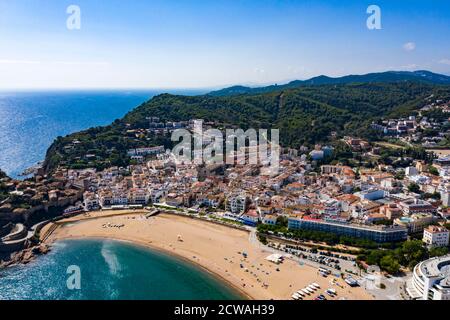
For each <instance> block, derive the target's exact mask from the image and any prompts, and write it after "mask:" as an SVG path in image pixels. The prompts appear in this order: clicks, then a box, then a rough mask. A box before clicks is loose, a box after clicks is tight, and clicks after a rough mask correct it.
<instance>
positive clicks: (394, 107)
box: [45, 82, 450, 170]
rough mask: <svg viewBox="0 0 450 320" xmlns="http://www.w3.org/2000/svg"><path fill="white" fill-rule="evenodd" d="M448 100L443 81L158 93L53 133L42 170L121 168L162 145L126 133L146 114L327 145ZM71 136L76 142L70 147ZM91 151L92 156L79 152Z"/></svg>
mask: <svg viewBox="0 0 450 320" xmlns="http://www.w3.org/2000/svg"><path fill="white" fill-rule="evenodd" d="M430 97H433V99H436V98H442V99H450V86H449V85H430V84H424V83H413V82H402V83H371V84H335V85H320V86H304V87H300V88H296V89H285V90H278V91H272V92H268V93H260V94H244V95H238V96H220V97H216V96H210V95H201V96H179V95H170V94H162V95H159V96H156V97H154V98H153V99H151V100H150V101H148V102H146V103H144V104H142V105H141V106H139V107H137V108H136V109H134V110H133V111H131V112H129V113H128V114H127V115H126V116H125V117H124V118H123V119H120V120H116V121H115V122H114V123H112V124H111V125H109V126H106V127H101V128H92V129H89V130H86V131H82V132H79V133H74V134H71V135H69V136H67V137H64V138H62V137H59V138H58V139H57V140H56V141H55V142H54V143H53V144H52V146H51V147H50V148H49V150H48V152H47V157H46V163H45V164H46V168H47V169H48V170H52V169H54V168H55V167H56V166H58V165H65V166H68V167H72V168H85V167H90V166H96V167H98V168H103V167H107V166H110V165H126V164H128V162H129V159H128V157H127V155H126V151H127V149H129V148H133V147H139V146H151V145H160V144H164V145H165V146H167V147H170V137H161V136H154V135H149V136H140V137H136V136H135V134H134V133H132V134H131V135H130V130H133V129H146V128H148V126H149V124H148V120H147V119H146V118H147V117H149V116H156V117H160V118H161V121H180V120H190V119H196V118H201V119H204V120H205V121H215V122H216V123H219V124H221V125H228V126H237V127H240V128H243V129H246V128H249V127H252V128H260V127H263V128H278V129H280V140H281V143H282V145H283V146H291V147H300V146H301V145H309V146H311V145H313V144H315V143H318V142H328V141H329V140H330V138H331V133H332V132H336V133H337V135H338V137H339V136H342V135H345V134H351V135H356V136H359V137H366V138H373V137H375V135H376V134H375V132H373V131H372V130H370V129H369V128H370V123H371V122H372V121H373V120H376V119H380V118H382V117H388V116H397V115H409V114H411V113H412V112H414V110H417V109H418V108H420V107H423V106H424V105H426V104H427V103H428V102H429V100H427V99H430ZM73 141H77V143H76V144H73ZM88 154H90V155H95V158H94V159H93V158H92V156H91V157H86V155H88Z"/></svg>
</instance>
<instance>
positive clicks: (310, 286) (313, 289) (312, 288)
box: [307, 284, 317, 291]
mask: <svg viewBox="0 0 450 320" xmlns="http://www.w3.org/2000/svg"><path fill="white" fill-rule="evenodd" d="M307 288H308V289H310V290H312V291H316V290H317V288H316V287H314V286H313V285H312V284H310V285H309V286H308V287H307Z"/></svg>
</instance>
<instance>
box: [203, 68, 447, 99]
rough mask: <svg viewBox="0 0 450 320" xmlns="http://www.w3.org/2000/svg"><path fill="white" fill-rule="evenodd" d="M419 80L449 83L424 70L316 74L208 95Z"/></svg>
mask: <svg viewBox="0 0 450 320" xmlns="http://www.w3.org/2000/svg"><path fill="white" fill-rule="evenodd" d="M405 81H409V82H421V83H428V84H443V85H450V77H449V76H446V75H443V74H438V73H433V72H430V71H426V70H418V71H412V72H409V71H387V72H379V73H368V74H364V75H348V76H344V77H339V78H331V77H328V76H324V75H321V76H318V77H314V78H311V79H308V80H294V81H291V82H289V83H287V84H284V85H271V86H267V87H259V88H251V87H245V86H233V87H229V88H224V89H221V90H217V91H212V92H210V93H209V95H210V96H233V95H240V94H257V93H266V92H272V91H277V90H284V89H295V88H299V87H302V86H315V85H327V84H350V83H392V82H405Z"/></svg>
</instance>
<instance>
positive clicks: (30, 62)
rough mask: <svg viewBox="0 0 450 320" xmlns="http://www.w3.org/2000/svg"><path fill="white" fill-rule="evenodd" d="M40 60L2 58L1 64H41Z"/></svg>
mask: <svg viewBox="0 0 450 320" xmlns="http://www.w3.org/2000/svg"><path fill="white" fill-rule="evenodd" d="M39 63H41V62H40V61H32V60H9V59H0V64H39Z"/></svg>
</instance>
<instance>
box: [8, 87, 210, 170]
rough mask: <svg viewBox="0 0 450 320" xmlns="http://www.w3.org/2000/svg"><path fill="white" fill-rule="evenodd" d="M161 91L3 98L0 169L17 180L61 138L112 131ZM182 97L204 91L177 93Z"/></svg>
mask: <svg viewBox="0 0 450 320" xmlns="http://www.w3.org/2000/svg"><path fill="white" fill-rule="evenodd" d="M161 92H162V91H155V90H153V91H151V90H147V91H124V90H122V91H53V92H44V91H35V92H15V93H8V92H0V169H2V170H3V171H6V173H8V174H9V175H10V176H12V177H15V178H16V177H17V176H18V175H19V174H20V173H22V172H23V170H25V169H26V168H29V167H31V166H33V165H35V164H36V163H37V162H39V161H42V160H43V159H44V157H45V152H46V151H47V148H48V147H49V146H50V144H51V143H52V142H53V140H54V139H55V138H56V137H58V136H65V135H67V134H69V133H72V132H76V131H79V130H83V129H87V128H90V127H94V126H102V125H107V124H109V123H111V122H112V121H114V120H115V119H117V118H121V117H122V116H124V115H125V114H126V113H127V112H128V111H130V110H131V109H133V108H134V107H137V106H138V105H140V104H141V103H143V102H145V101H147V100H148V99H150V98H151V97H152V96H154V95H156V94H159V93H161ZM171 93H177V94H200V93H203V92H201V91H186V90H173V91H171Z"/></svg>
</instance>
